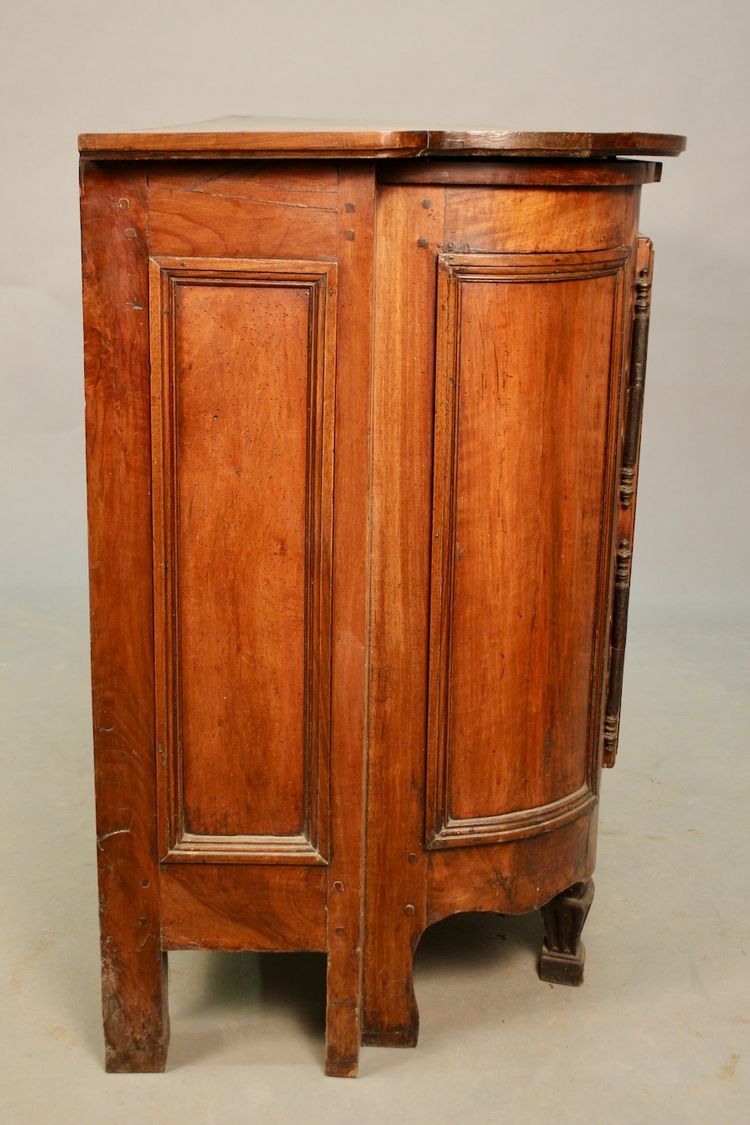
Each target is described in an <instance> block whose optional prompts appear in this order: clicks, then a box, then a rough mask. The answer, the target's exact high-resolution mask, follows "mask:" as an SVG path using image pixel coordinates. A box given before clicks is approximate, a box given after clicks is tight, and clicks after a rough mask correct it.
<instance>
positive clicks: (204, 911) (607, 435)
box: [80, 119, 684, 1075]
mask: <svg viewBox="0 0 750 1125" xmlns="http://www.w3.org/2000/svg"><path fill="white" fill-rule="evenodd" d="M683 148H684V139H683V138H681V137H674V136H664V135H652V134H636V133H625V134H581V133H509V132H474V133H472V132H463V133H457V132H453V133H451V132H434V131H425V130H385V131H384V130H364V129H347V128H343V127H342V128H334V127H332V126H329V127H327V128H322V129H315V128H313V127H309V126H308V127H307V128H303V127H301V126H295V125H293V124H290V125H289V126H288V127H286V128H280V127H279V126H278V124H276V125H269V124H267V123H264V122H262V121H258V120H253V119H250V120H243V119H228V120H227V121H225V122H218V123H209V124H208V125H204V126H200V127H195V128H189V129H182V130H174V131H169V130H163V131H159V132H151V133H129V134H98V135H84V136H82V137H81V138H80V149H81V171H82V177H81V201H82V202H81V205H82V224H83V278H84V320H85V368H86V414H87V447H88V496H89V530H90V541H89V552H90V578H91V634H92V666H93V711H94V744H95V769H96V808H97V834H98V860H99V888H100V912H101V939H102V944H101V952H102V976H103V1006H104V1031H105V1040H106V1060H107V1067H108V1069H110V1070H114V1071H152V1070H161V1069H163V1068H164V1065H165V1060H166V1053H167V1043H168V1037H169V1030H168V1028H169V1024H168V1014H167V954H168V951H169V950H177V949H219V950H259V951H271V950H276V951H298V950H299V951H302V950H317V951H321V952H325V953H326V954H327V958H328V975H327V1031H326V1035H327V1065H326V1069H327V1072H328V1073H329V1074H337V1075H352V1074H355V1073H356V1068H357V1058H358V1052H359V1045H360V1043H361V1042H364V1043H368V1044H393V1045H413V1044H415V1043H416V1039H417V1029H418V1013H417V1006H416V1001H415V998H414V990H413V987H412V959H413V954H414V950H415V947H416V945H417V942H418V940H419V938H420V935H421V934H422V933H423V931H424V930H425V928H426V927H427V926H428V925H430V924H431V923H433V922H436V921H438V920H439V919H441V918H444V917H446V916H448V915H450V914H453V913H456V912H459V911H469V910H485V911H497V912H500V913H513V914H515V913H522V912H526V911H531V910H535V909H538V908H541V910H542V914H543V918H544V924H545V939H544V946H543V949H542V951H541V958H540V974H541V976H542V978H543V979H544V980H550V981H554V982H558V983H568V984H578V983H580V981H581V979H582V971H583V947H582V945H581V943H580V935H581V929H582V927H583V923H584V921H585V918H586V914H587V911H588V908H589V905H590V903H591V898H592V893H593V886H592V883H591V874H592V871H593V867H594V852H595V841H596V819H597V811H598V798H599V790H600V772H601V767H602V765H605V766H606V765H612V764H613V762H614V759H615V754H616V750H617V736H618V724H619V707H620V692H621V685H622V670H623V654H624V643H625V629H626V620H627V600H628V586H629V576H630V564H631V554H632V543H633V519H634V514H635V496H636V486H637V476H638V450H639V438H640V421H641V408H642V402H643V382H644V370H645V356H646V342H647V332H648V315H649V295H650V287H651V273H652V250H651V244H650V242H649V241H648V240H647V239H645V238H642V237H640V236H639V235H638V210H639V200H640V192H641V185H642V184H645V183H650V182H653V181H655V180H658V179H659V177H660V172H661V165H660V164H659V163H655V162H654V161H653V160H651V159H648V158H651V157H660V156H674V155H677V154H678V153H679V152H680V151H681V150H682V149H683Z"/></svg>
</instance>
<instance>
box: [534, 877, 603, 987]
mask: <svg viewBox="0 0 750 1125" xmlns="http://www.w3.org/2000/svg"><path fill="white" fill-rule="evenodd" d="M593 898H594V884H593V882H592V880H591V879H586V880H585V882H583V883H575V884H574V885H573V886H572V887H568V889H567V891H563V892H562V894H559V895H557V896H556V898H553V899H552V901H551V902H548V903H547V905H546V906H543V907H542V919H543V921H544V944H543V946H542V955H541V957H540V959H539V977H540V979H541V980H545V981H550V982H551V983H552V984H572V985H578V984H583V961H584V948H583V943H582V942H581V931H582V930H583V925H584V922H585V921H586V915H587V914H588V912H589V909H590V907H591V902H592V900H593Z"/></svg>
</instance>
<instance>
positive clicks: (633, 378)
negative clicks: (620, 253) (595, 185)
mask: <svg viewBox="0 0 750 1125" xmlns="http://www.w3.org/2000/svg"><path fill="white" fill-rule="evenodd" d="M653 260H654V253H653V247H652V245H651V241H650V239H648V238H639V239H638V249H637V256H636V276H635V294H634V301H633V329H632V335H631V343H630V363H629V373H628V386H627V402H626V408H625V426H624V430H623V436H622V451H621V457H620V505H619V511H618V513H617V536H616V539H615V542H616V543H617V553H616V558H615V579H614V591H613V596H612V626H611V633H610V643H609V669H608V676H607V703H606V708H605V713H604V731H603V757H602V764H603V765H604V766H605V767H610V766H613V765H614V764H615V759H616V757H617V743H618V738H619V733H620V703H621V700H622V679H623V670H624V666H625V640H626V636H627V630H628V602H629V599H630V570H631V563H632V559H633V525H634V522H635V501H636V489H637V485H638V458H639V455H640V447H641V423H642V421H643V391H644V387H645V383H646V353H647V351H648V328H649V317H650V311H651V281H652V275H653Z"/></svg>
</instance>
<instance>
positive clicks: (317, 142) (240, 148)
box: [78, 117, 685, 160]
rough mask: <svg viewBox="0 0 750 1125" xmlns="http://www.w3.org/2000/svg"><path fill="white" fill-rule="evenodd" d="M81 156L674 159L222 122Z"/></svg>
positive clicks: (631, 146)
mask: <svg viewBox="0 0 750 1125" xmlns="http://www.w3.org/2000/svg"><path fill="white" fill-rule="evenodd" d="M78 147H79V150H80V152H81V155H82V156H85V157H92V158H94V159H96V160H103V159H121V160H160V159H175V158H179V159H184V160H200V159H204V160H209V159H214V160H215V159H241V158H243V157H245V158H248V157H252V158H255V159H259V158H264V159H271V158H274V157H276V158H281V157H286V158H288V157H301V158H308V159H325V158H329V159H330V158H332V157H339V158H342V157H343V158H352V157H359V158H365V157H377V158H379V159H383V158H388V157H399V158H402V159H403V158H404V157H420V156H450V155H452V154H455V155H460V156H463V157H467V156H485V157H486V156H498V157H547V158H553V159H560V158H563V159H564V158H575V159H584V160H585V159H587V158H597V157H599V158H601V157H611V156H678V155H679V154H680V153H681V152H682V151H683V150H684V148H685V138H684V137H680V136H676V135H674V134H670V133H537V132H514V131H513V130H509V129H467V130H462V129H454V130H440V129H383V128H370V127H366V126H363V125H354V124H345V123H343V122H339V121H311V120H304V119H300V120H295V119H292V118H279V117H271V118H263V117H222V118H217V119H216V120H213V121H205V122H199V123H198V124H195V125H181V126H175V127H168V128H162V129H147V130H143V131H141V132H131V133H82V134H81V136H80V137H79V138H78Z"/></svg>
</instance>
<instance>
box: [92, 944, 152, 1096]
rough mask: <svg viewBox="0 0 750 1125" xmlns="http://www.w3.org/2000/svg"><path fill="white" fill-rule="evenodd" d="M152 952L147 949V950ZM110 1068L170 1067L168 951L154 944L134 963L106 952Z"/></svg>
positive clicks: (148, 1070) (104, 977)
mask: <svg viewBox="0 0 750 1125" xmlns="http://www.w3.org/2000/svg"><path fill="white" fill-rule="evenodd" d="M143 953H146V950H145V949H144V950H143ZM102 1008H103V1014H104V1043H105V1060H106V1068H107V1070H108V1071H110V1073H115V1074H138V1073H140V1074H152V1073H158V1072H160V1071H162V1070H164V1067H165V1066H166V1062H167V1047H168V1046H169V1012H168V1008H167V954H166V953H163V952H161V950H159V949H153V948H152V949H150V950H148V952H147V955H146V956H145V957H144V956H138V957H136V956H134V955H132V954H131V956H130V957H129V958H128V963H126V962H124V961H120V960H119V959H117V958H115V957H112V956H110V955H109V953H108V951H107V948H106V945H105V947H104V949H103V953H102Z"/></svg>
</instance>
